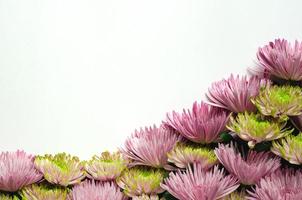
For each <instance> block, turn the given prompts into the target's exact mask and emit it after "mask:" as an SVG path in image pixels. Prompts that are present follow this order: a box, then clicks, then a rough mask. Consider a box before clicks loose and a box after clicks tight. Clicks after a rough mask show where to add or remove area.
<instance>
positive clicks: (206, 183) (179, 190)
mask: <svg viewBox="0 0 302 200" xmlns="http://www.w3.org/2000/svg"><path fill="white" fill-rule="evenodd" d="M161 186H162V188H163V189H165V190H167V191H168V192H169V193H170V194H171V195H173V196H174V197H176V198H178V199H180V200H188V199H190V200H208V199H211V200H216V199H220V198H222V197H224V196H227V195H228V194H230V193H232V192H233V191H235V190H236V189H237V188H238V187H239V184H238V181H237V179H236V178H234V177H233V176H232V175H228V176H225V174H224V171H223V170H219V169H218V167H217V166H215V167H214V168H213V170H211V171H204V170H203V169H202V167H201V166H200V165H199V164H196V163H195V164H193V169H192V168H191V167H189V168H188V169H187V171H185V172H183V171H180V170H179V171H178V172H176V173H175V172H171V173H170V175H169V177H168V178H166V179H165V181H164V183H163V184H161Z"/></svg>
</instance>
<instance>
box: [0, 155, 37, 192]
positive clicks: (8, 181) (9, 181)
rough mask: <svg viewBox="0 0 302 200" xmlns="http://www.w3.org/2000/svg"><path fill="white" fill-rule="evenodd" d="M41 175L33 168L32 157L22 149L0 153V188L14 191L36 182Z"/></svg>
mask: <svg viewBox="0 0 302 200" xmlns="http://www.w3.org/2000/svg"><path fill="white" fill-rule="evenodd" d="M42 177H43V175H42V174H41V173H39V171H38V170H36V169H35V166H34V157H33V156H32V155H27V154H26V153H25V152H24V151H16V152H2V153H1V154H0V190H3V191H8V192H15V191H17V190H19V189H21V188H22V187H24V186H26V185H30V184H32V183H35V182H38V181H40V180H41V179H42Z"/></svg>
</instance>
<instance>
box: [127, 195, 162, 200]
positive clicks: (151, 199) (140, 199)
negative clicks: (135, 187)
mask: <svg viewBox="0 0 302 200" xmlns="http://www.w3.org/2000/svg"><path fill="white" fill-rule="evenodd" d="M132 200H160V199H159V197H158V196H157V195H150V196H149V195H145V194H143V195H141V196H136V197H132ZM161 200H164V199H161Z"/></svg>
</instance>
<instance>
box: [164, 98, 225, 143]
mask: <svg viewBox="0 0 302 200" xmlns="http://www.w3.org/2000/svg"><path fill="white" fill-rule="evenodd" d="M228 118H229V114H228V113H227V112H226V111H223V110H222V109H220V108H216V107H213V106H210V105H208V104H205V103H203V102H201V103H200V104H198V103H197V102H195V103H194V104H193V108H192V110H185V109H184V110H183V113H182V114H180V113H177V112H175V111H173V112H172V114H167V120H166V122H164V123H165V125H166V126H170V127H172V128H173V129H175V130H176V131H177V132H178V133H180V134H181V135H182V136H183V137H185V138H187V139H189V140H191V141H193V142H197V143H202V144H205V143H212V142H218V141H219V140H220V138H219V137H220V134H221V132H223V131H225V130H226V123H227V122H228Z"/></svg>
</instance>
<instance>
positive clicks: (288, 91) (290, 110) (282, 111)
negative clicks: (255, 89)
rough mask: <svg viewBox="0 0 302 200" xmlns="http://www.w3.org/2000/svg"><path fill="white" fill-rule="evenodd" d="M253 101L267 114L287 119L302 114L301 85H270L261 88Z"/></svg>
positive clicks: (262, 112)
mask: <svg viewBox="0 0 302 200" xmlns="http://www.w3.org/2000/svg"><path fill="white" fill-rule="evenodd" d="M252 102H253V103H254V104H255V106H256V107H257V108H258V110H259V111H260V112H261V114H263V115H265V116H272V117H275V118H277V117H279V118H280V119H284V120H287V116H298V115H301V114H302V90H301V88H299V87H293V86H288V85H283V86H275V85H274V86H269V87H266V88H263V89H261V90H260V93H259V96H257V97H255V98H254V99H252Z"/></svg>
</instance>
